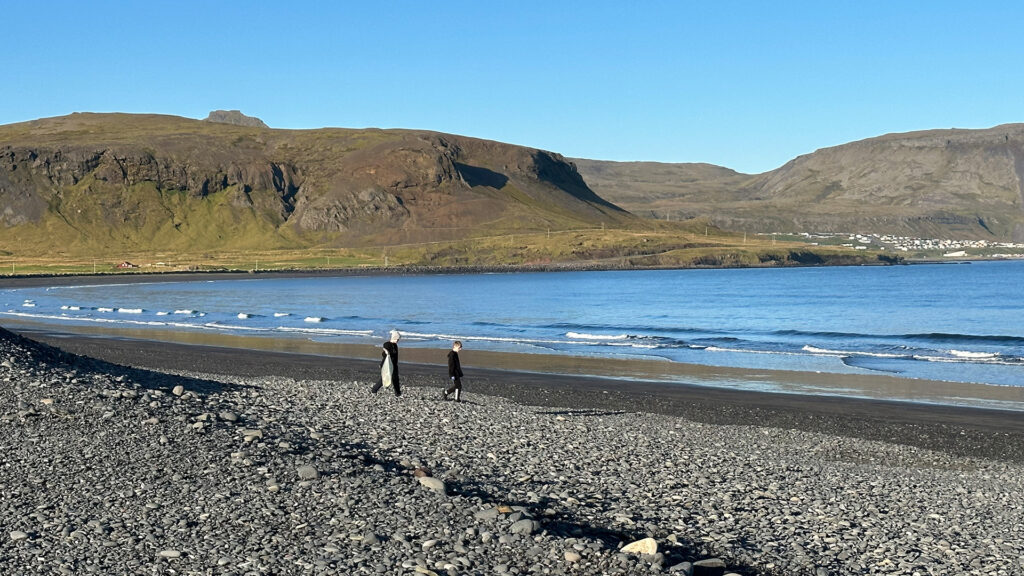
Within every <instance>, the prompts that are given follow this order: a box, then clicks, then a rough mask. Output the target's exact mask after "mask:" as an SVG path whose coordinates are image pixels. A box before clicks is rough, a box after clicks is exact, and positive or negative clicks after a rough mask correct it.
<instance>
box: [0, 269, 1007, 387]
mask: <svg viewBox="0 0 1024 576" xmlns="http://www.w3.org/2000/svg"><path fill="white" fill-rule="evenodd" d="M1022 287H1024V262H1021V261H1008V262H975V263H966V264H931V265H909V266H890V267H827V268H790V269H729V270H658V271H608V272H545V273H508V274H444V275H367V276H359V275H349V276H340V277H302V278H280V277H254V278H252V279H241V280H205V279H204V280H195V281H188V282H160V281H159V280H158V279H153V281H150V282H144V283H138V284H127V285H81V286H68V287H51V288H22V289H7V290H2V291H0V318H2V317H3V316H7V317H10V318H12V319H13V318H21V319H27V320H32V321H33V322H43V323H55V324H59V325H61V326H64V327H68V328H73V327H74V326H75V325H90V324H92V325H97V324H99V325H108V326H124V327H146V328H154V329H161V330H179V331H214V332H223V333H232V334H246V335H257V336H267V337H275V338H282V337H287V338H306V339H314V340H322V341H328V342H346V343H372V344H379V343H380V342H381V341H382V340H383V339H384V338H386V335H387V333H388V332H389V331H390V330H392V329H398V330H399V331H401V332H402V333H403V340H402V343H403V346H413V347H434V348H442V349H443V348H447V347H449V346H450V343H451V341H452V340H455V339H459V340H462V341H463V342H464V343H465V345H466V347H467V348H468V349H483V350H495V351H506V352H519V353H548V354H561V355H575V356H598V357H609V358H646V359H658V360H662V361H670V362H687V363H696V364H704V365H711V366H728V367H738V368H755V369H779V370H797V371H810V372H836V373H854V374H858V373H861V374H892V375H898V376H902V377H908V378H921V379H934V380H947V381H953V382H975V383H983V384H991V385H1000V386H1024V298H1022V296H1024V288H1022Z"/></svg>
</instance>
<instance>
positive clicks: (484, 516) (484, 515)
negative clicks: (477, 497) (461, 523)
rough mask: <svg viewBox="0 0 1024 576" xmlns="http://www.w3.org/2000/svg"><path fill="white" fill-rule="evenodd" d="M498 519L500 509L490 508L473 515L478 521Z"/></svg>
mask: <svg viewBox="0 0 1024 576" xmlns="http://www.w3.org/2000/svg"><path fill="white" fill-rule="evenodd" d="M497 517H498V507H497V506H495V507H493V508H488V509H486V510H479V511H477V512H474V513H473V518H476V519H477V520H494V519H495V518H497Z"/></svg>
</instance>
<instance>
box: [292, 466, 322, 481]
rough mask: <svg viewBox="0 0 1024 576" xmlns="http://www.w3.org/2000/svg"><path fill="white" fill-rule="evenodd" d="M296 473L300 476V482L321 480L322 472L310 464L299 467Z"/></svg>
mask: <svg viewBox="0 0 1024 576" xmlns="http://www.w3.org/2000/svg"><path fill="white" fill-rule="evenodd" d="M296 472H297V473H298V474H299V479H300V480H316V479H318V478H320V471H319V470H317V469H316V468H314V467H313V466H310V465H309V464H305V465H303V466H299V467H298V468H297V469H296Z"/></svg>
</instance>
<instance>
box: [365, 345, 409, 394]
mask: <svg viewBox="0 0 1024 576" xmlns="http://www.w3.org/2000/svg"><path fill="white" fill-rule="evenodd" d="M401 339H402V335H401V334H400V333H399V332H398V330H392V331H391V339H390V340H388V341H387V342H385V343H384V346H383V350H382V351H381V354H380V378H379V379H378V380H377V383H376V384H374V385H373V388H371V389H370V392H371V393H373V394H376V393H377V391H378V390H380V388H381V386H390V387H391V389H392V390H394V391H395V396H401V395H402V388H401V384H400V382H399V380H398V341H399V340H401Z"/></svg>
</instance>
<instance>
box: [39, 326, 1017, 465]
mask: <svg viewBox="0 0 1024 576" xmlns="http://www.w3.org/2000/svg"><path fill="white" fill-rule="evenodd" d="M25 334H26V335H27V336H29V337H31V338H33V339H36V340H38V341H41V342H45V343H48V344H51V345H53V346H57V347H59V348H61V349H64V350H66V351H68V352H72V353H75V354H81V355H84V356H90V357H94V358H99V359H102V360H106V361H109V362H112V363H116V364H121V365H124V366H132V367H140V368H150V369H157V370H178V371H190V372H199V373H210V374H224V375H230V376H237V377H262V376H281V377H288V378H294V379H297V380H336V381H352V380H368V379H372V378H373V375H374V374H375V372H376V370H377V364H376V361H375V360H371V359H370V358H373V357H374V355H375V354H376V353H377V352H376V349H374V348H372V347H350V348H348V350H349V351H356V352H365V353H366V354H365V356H364V357H362V358H353V357H340V358H339V357H329V356H324V355H319V354H307V353H300V352H277V351H274V350H253V349H242V348H235V347H224V346H213V345H201V346H196V345H190V344H181V343H175V342H166V341H165V342H154V341H149V340H141V339H134V338H116V337H109V336H103V335H90V336H81V335H71V334H60V335H55V334H53V333H50V332H45V331H35V330H32V331H27V332H25ZM252 340H253V339H249V340H248V342H247V343H249V342H251V341H252ZM264 345H266V344H264ZM432 352H435V351H430V350H422V349H412V348H409V349H405V350H404V355H405V356H404V357H411V359H413V360H416V359H424V358H426V357H428V356H429V355H430V353H432ZM435 355H438V356H440V355H439V354H435ZM464 356H467V357H472V355H471V353H470V354H464ZM498 356H503V357H505V358H502V360H504V362H503V363H504V364H506V365H509V364H514V363H515V362H516V360H519V361H520V363H521V364H523V365H525V366H529V365H530V364H529V362H530V361H531V358H529V357H527V358H523V357H522V355H498ZM698 368H699V367H698ZM443 371H444V368H443V367H442V366H439V365H438V364H428V363H416V362H409V361H404V362H403V364H402V374H403V376H404V378H405V380H404V381H405V382H406V383H407V384H406V385H408V386H423V387H428V386H436V387H438V388H440V387H441V385H442V382H443V378H444V372H443ZM467 371H468V373H467V375H468V379H467V393H468V394H469V395H483V396H500V397H504V398H508V399H510V400H513V401H515V402H517V403H522V404H526V405H532V406H547V407H561V408H574V409H591V410H606V411H626V412H644V413H652V414H664V415H669V416H678V417H682V418H685V419H687V420H692V421H695V422H702V423H707V424H735V425H749V426H766V427H774V428H784V429H793V430H801V431H806V432H820V433H825V434H832V435H838V436H844V437H849V438H860V439H866V440H879V441H883V442H890V443H896V444H904V445H909V446H917V447H920V448H926V449H930V450H939V451H943V452H947V453H949V454H953V455H960V456H975V457H982V458H992V459H996V460H1005V461H1013V462H1024V412H1017V411H1009V410H994V409H979V408H969V407H962V406H950V405H942V404H930V403H916V402H895V401H886V400H875V399H863V398H850V397H842V396H833V395H816V394H795V393H776V392H759V391H751V390H737V389H729V388H720V387H713V386H701V385H692V384H685V383H674V382H673V383H667V382H657V381H649V380H647V381H645V380H623V379H618V378H616V379H610V378H602V377H596V376H582V375H565V374H551V373H540V372H530V371H519V370H500V369H489V368H478V367H473V366H472V365H467ZM790 376H792V377H793V378H801V379H804V378H811V379H814V380H821V381H827V380H829V379H836V378H848V376H844V375H830V374H805V373H790Z"/></svg>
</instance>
